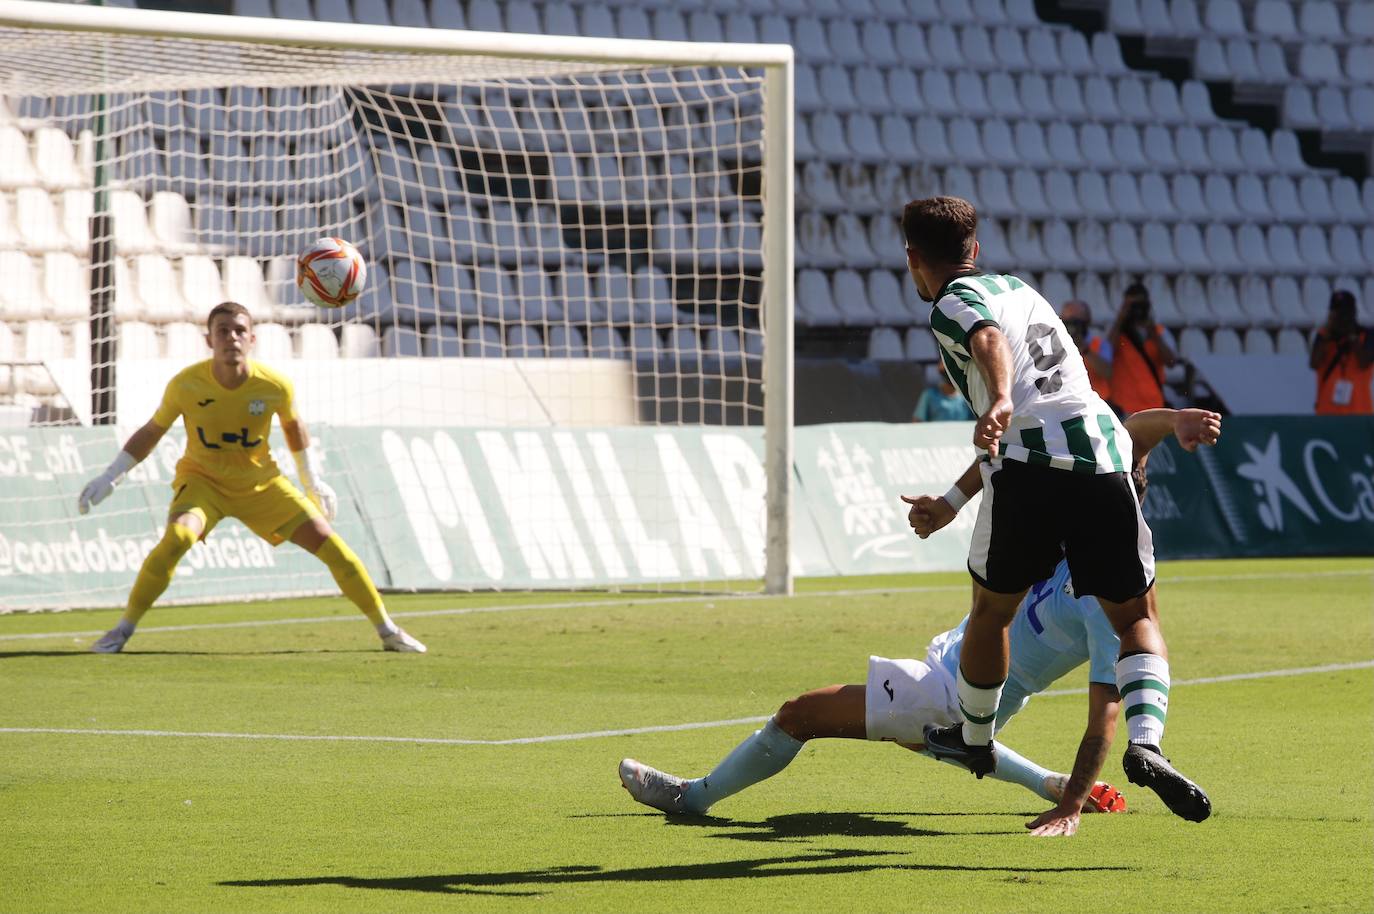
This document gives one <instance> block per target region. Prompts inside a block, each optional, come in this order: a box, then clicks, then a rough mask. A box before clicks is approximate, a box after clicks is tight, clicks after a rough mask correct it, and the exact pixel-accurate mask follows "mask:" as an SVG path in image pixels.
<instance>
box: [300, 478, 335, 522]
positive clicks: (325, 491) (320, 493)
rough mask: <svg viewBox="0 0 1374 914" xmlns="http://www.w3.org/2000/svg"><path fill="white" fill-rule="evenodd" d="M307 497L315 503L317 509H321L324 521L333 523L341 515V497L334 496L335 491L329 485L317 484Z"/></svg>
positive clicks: (317, 482) (307, 493) (324, 483)
mask: <svg viewBox="0 0 1374 914" xmlns="http://www.w3.org/2000/svg"><path fill="white" fill-rule="evenodd" d="M305 494H306V496H307V497H308V498H309V499H310V500H311V501H313V502H314V503H315V507H317V508H319V509H320V513H321V514H323V515H324V519H325V520H328V521H332V520H333V519H334V518H335V516H336V515H338V513H339V496H338V495H335V494H334V489H333V487H332V486H330V485H329V483H326V482H319V481H318V480H317V481H316V482H315V485H314V486H312V487H311V488H310V491H308V492H306V493H305Z"/></svg>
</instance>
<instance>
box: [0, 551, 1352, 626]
mask: <svg viewBox="0 0 1374 914" xmlns="http://www.w3.org/2000/svg"><path fill="white" fill-rule="evenodd" d="M1353 577H1366V578H1369V579H1371V580H1374V566H1371V567H1370V568H1368V569H1350V570H1343V571H1315V572H1310V573H1307V574H1298V573H1294V572H1282V571H1276V572H1260V573H1258V574H1198V575H1186V576H1180V577H1171V578H1160V579H1159V583H1160V584H1166V585H1168V586H1170V587H1178V586H1180V585H1182V584H1188V583H1192V582H1198V583H1214V582H1218V581H1274V580H1282V581H1287V580H1306V579H1309V578H1353ZM968 588H969V585H968V584H967V583H962V584H934V585H928V586H921V587H870V588H866V589H854V590H819V591H814V592H810V593H798V594H794V598H795V597H801V598H815V597H821V598H826V597H863V596H875V595H881V594H919V593H954V592H960V591H967V590H968ZM763 599H776V598H775V597H771V596H770V595H768V594H760V593H749V594H691V595H685V596H673V597H663V596H658V595H656V594H643V595H640V594H635V595H634V596H628V597H622V598H620V599H616V600H565V601H563V602H550V603H509V604H504V605H502V604H497V605H494V606H467V607H457V608H453V609H419V610H412V611H409V612H394V613H391V617H392V618H393V619H426V618H432V617H435V616H467V615H472V614H475V613H504V612H524V611H529V610H540V609H558V610H562V609H579V608H583V607H586V608H605V607H608V606H634V605H636V604H650V605H654V606H657V605H659V604H671V603H710V602H715V601H727V600H728V601H736V600H763ZM324 622H349V623H356V622H358V616H356V615H353V614H351V613H345V614H343V615H337V616H301V617H297V618H291V619H257V620H249V621H244V622H196V623H191V624H188V625H149V626H141V627H140V628H139V629H138V632H139V634H149V633H153V632H194V631H208V630H210V629H222V628H260V627H267V626H271V625H318V624H320V623H324ZM103 634H105V630H104V629H89V630H86V631H69V632H25V633H22V634H4V633H0V641H34V640H40V639H43V638H89V637H92V636H96V635H103Z"/></svg>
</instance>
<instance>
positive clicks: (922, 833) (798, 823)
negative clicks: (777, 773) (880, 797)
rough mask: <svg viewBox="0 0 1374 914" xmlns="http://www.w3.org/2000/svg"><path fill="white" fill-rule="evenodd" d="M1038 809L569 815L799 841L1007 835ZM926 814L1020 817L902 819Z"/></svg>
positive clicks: (730, 835)
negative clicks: (957, 827) (1003, 824)
mask: <svg viewBox="0 0 1374 914" xmlns="http://www.w3.org/2000/svg"><path fill="white" fill-rule="evenodd" d="M1036 815H1037V813H976V812H933V813H925V812H803V813H788V814H786V815H779V816H769V817H768V818H767V819H764V820H762V821H759V822H750V821H747V820H743V819H721V818H716V817H715V816H693V815H683V814H664V813H653V812H634V813H629V812H626V813H601V814H592V815H581V816H570V817H569V818H575V819H580V818H588V819H590V818H622V817H634V818H658V819H662V820H663V821H664V824H666V825H670V826H674V827H685V828H713V829H724V830H723V831H720V832H719V833H717V834H714V835H711V836H710V837H713V838H732V839H734V840H737V841H797V840H802V839H806V838H821V837H830V836H835V835H839V836H842V837H851V838H940V837H944V836H946V835H953V836H958V835H1009V834H1022V833H1024V832H1025V829H1024V828H1023V827H1021V825H1020V823H1021V822H1024V821H1025V820H1026V819H1031V818H1034V817H1035V816H1036ZM924 816H1010V817H1012V818H1015V819H1016V820H1017V826H1016V827H1014V828H1007V829H998V830H994V831H941V830H939V829H932V828H916V827H915V826H913V825H911V824H910V823H909V822H905V821H901V820H903V819H915V818H921V817H924Z"/></svg>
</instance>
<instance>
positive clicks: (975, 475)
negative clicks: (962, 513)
mask: <svg viewBox="0 0 1374 914" xmlns="http://www.w3.org/2000/svg"><path fill="white" fill-rule="evenodd" d="M981 463H982V461H981V460H975V461H974V462H973V463H971V464H969V467H968V469H966V470H964V473H963V475H962V476H960V477H959V479H958V480H957V481H956V482H955V483H954V485H952V486H950V487H949V491H948V492H946V493H945V494H944V495H942V496H940V497H939V498H931V497H930V496H929V495H919V496H917V497H916V498H912V497H910V496H908V495H903V496H901V499H902V501H904V502H906V503H907V504H909V505H911V510H910V511H908V512H907V516H906V519H907V523H909V524H911V529H912V530H913V531H915V533H916V535H917V536H919V537H920V538H921V539H925V538H926V537H928V536H930V535H931V534H932V533H934V532H935V531H936V530H939V529H940V528H941V527H944V526H947V525H948V524H949V522H950V521H952V520H954V517H955V515H956V514H958V513H959V509H960V508H962V507H963V506H964V505H965V504H967V503H968V500H969V499H970V498H972V497H973V496H975V495H977V494H978V493H979V492H981V491H983V474H982V473H981V472H979V469H978V467H979V464H981Z"/></svg>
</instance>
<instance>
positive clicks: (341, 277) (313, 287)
mask: <svg viewBox="0 0 1374 914" xmlns="http://www.w3.org/2000/svg"><path fill="white" fill-rule="evenodd" d="M366 284H367V261H365V260H363V255H362V254H359V253H358V249H357V248H355V247H354V246H353V245H351V244H349V243H348V242H347V241H344V240H343V239H342V238H320V239H319V240H317V241H316V242H315V243H314V244H312V245H310V247H308V248H306V249H305V250H304V251H302V252H301V254H300V256H299V257H297V258H296V286H297V287H298V288H299V289H300V290H301V294H302V295H304V296H305V297H306V299H308V300H309V301H310V302H312V303H313V304H315V305H318V306H319V307H321V308H342V307H343V306H344V305H346V304H348V303H349V302H351V301H354V300H356V299H357V297H358V296H359V295H360V294H362V291H363V288H364V287H365V286H366Z"/></svg>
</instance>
